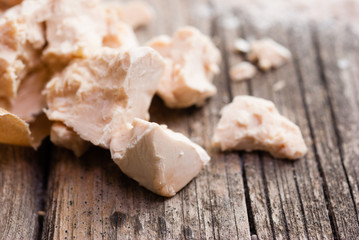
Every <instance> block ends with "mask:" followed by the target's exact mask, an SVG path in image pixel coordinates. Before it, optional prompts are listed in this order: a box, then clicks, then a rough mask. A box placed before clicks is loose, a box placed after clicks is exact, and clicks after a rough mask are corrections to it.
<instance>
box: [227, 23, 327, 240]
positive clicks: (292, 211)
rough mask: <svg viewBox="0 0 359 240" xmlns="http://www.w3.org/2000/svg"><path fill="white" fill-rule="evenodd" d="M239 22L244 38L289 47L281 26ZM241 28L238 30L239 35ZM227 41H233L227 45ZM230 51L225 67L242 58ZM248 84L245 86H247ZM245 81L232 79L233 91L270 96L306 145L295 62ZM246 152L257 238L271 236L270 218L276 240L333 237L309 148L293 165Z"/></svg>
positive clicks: (307, 137)
mask: <svg viewBox="0 0 359 240" xmlns="http://www.w3.org/2000/svg"><path fill="white" fill-rule="evenodd" d="M242 22H244V23H245V24H244V25H245V26H244V28H242V30H244V31H245V37H256V38H258V37H259V36H261V37H263V36H269V37H273V38H274V39H275V40H277V41H279V42H282V43H284V44H285V45H288V40H287V39H286V32H285V31H284V30H285V29H284V28H283V26H281V27H277V28H272V29H270V30H269V31H265V32H263V31H260V29H256V28H255V27H253V26H249V24H246V20H244V21H242ZM244 31H241V35H242V34H243V32H244ZM231 32H232V33H231ZM235 35H236V34H233V31H229V33H227V34H226V38H227V39H228V40H227V41H232V44H233V41H234V39H235V38H236V37H237V36H235ZM227 44H228V45H231V43H227ZM228 50H229V51H230V52H229V53H228V54H229V56H230V57H229V61H230V64H229V65H230V66H233V65H234V64H235V63H236V62H238V61H240V59H238V57H234V56H233V54H232V53H231V51H232V49H228ZM282 81H283V83H284V84H285V87H284V89H282V90H280V89H279V90H278V89H276V88H275V84H276V83H277V82H282ZM248 84H249V86H247V85H248ZM248 84H247V83H246V82H241V83H232V84H231V89H232V92H233V95H239V94H249V93H251V92H252V93H253V94H254V95H256V96H259V97H264V98H267V99H271V100H273V101H274V102H275V103H276V104H277V106H278V108H279V110H280V111H281V112H282V113H283V114H284V115H286V116H288V117H289V118H290V119H292V120H294V121H295V122H297V124H299V126H300V127H301V129H302V131H303V135H304V137H305V140H306V142H307V143H308V144H309V148H310V145H311V137H310V131H309V126H308V122H307V120H306V115H305V109H304V106H303V104H302V99H301V95H300V91H299V86H298V82H297V76H296V71H295V69H294V67H293V64H288V65H286V66H284V67H283V68H281V69H278V70H275V71H273V72H270V73H265V74H262V73H259V74H258V75H257V76H256V77H255V78H254V79H253V80H250V81H249V82H248ZM251 90H252V91H251ZM293 110H295V112H293ZM248 155H250V156H251V158H252V159H248V160H247V161H249V163H247V164H245V166H246V168H245V171H246V172H247V173H246V178H247V185H248V188H249V192H250V198H251V202H250V203H251V207H252V211H253V215H254V216H253V217H254V221H255V227H256V233H257V234H258V237H259V238H261V239H268V238H271V237H273V236H272V232H271V226H270V221H272V225H273V226H272V227H273V230H274V232H275V236H276V237H277V238H285V237H287V236H289V237H291V238H298V237H299V238H308V237H310V238H317V239H321V238H331V236H332V234H331V228H330V221H329V217H328V213H327V210H326V207H325V205H326V203H325V199H324V197H323V189H322V184H321V179H320V177H319V172H318V170H317V167H316V162H315V158H314V152H313V151H312V149H310V151H309V153H308V155H307V156H306V158H305V159H302V160H299V161H296V162H294V163H291V162H287V161H278V160H273V159H272V158H271V157H268V155H267V154H264V155H262V158H263V166H261V160H259V159H258V160H256V159H255V157H254V156H253V154H248ZM245 161H246V160H245ZM262 168H263V169H262ZM263 170H264V173H263V177H262V178H258V177H257V176H258V174H260V173H261V172H262V171H263ZM263 181H264V183H263ZM263 184H265V185H263ZM258 186H262V187H258ZM265 189H266V192H267V194H268V195H269V196H267V198H268V201H269V205H270V206H266V200H265V197H266V196H265V191H264V190H265ZM258 197H259V199H258ZM256 198H257V199H256ZM263 199H264V200H263ZM268 201H267V202H268ZM313 215H314V216H313ZM298 221H299V222H298ZM287 231H288V233H287Z"/></svg>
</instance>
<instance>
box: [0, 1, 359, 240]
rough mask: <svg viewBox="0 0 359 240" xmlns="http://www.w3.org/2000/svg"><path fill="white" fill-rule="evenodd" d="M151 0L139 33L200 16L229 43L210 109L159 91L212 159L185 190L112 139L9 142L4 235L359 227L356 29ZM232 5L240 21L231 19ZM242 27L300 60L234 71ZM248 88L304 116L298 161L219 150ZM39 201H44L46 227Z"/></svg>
mask: <svg viewBox="0 0 359 240" xmlns="http://www.w3.org/2000/svg"><path fill="white" fill-rule="evenodd" d="M148 2H149V3H150V4H151V5H152V6H153V7H154V8H155V9H156V12H157V15H156V19H155V22H154V23H153V24H151V25H150V26H148V27H146V28H142V29H140V30H139V31H138V32H137V34H138V36H139V40H140V42H141V43H145V42H146V41H148V40H149V39H150V38H151V37H152V36H156V35H159V34H169V35H172V34H173V33H174V32H175V30H176V29H177V28H178V27H180V26H184V25H194V26H196V27H197V28H199V29H200V30H201V31H202V32H203V33H205V34H207V35H210V36H211V38H212V39H213V41H214V42H215V43H216V45H217V46H218V47H219V48H220V50H221V53H222V60H223V61H222V63H221V70H222V71H221V73H220V74H219V75H218V76H217V77H215V79H214V84H215V85H216V87H217V89H218V94H217V95H216V96H214V97H213V98H211V99H209V100H208V101H207V102H206V104H205V106H204V107H203V108H195V107H192V108H188V109H182V110H171V109H168V108H166V107H165V106H164V105H163V102H162V101H161V100H160V99H159V98H158V97H155V98H154V99H153V103H152V106H151V109H150V113H151V121H155V122H158V123H160V124H167V125H168V127H169V128H171V129H173V130H174V131H178V132H181V133H183V134H184V135H186V136H188V137H190V138H191V139H192V140H193V141H194V142H197V143H198V144H200V145H202V146H203V147H204V148H205V149H206V150H207V151H208V152H209V153H210V155H211V157H212V160H211V163H210V164H209V165H208V166H206V167H205V168H204V169H203V171H201V173H200V174H199V175H198V176H197V177H196V178H195V179H193V180H192V181H191V182H190V183H189V184H188V185H187V186H186V187H185V188H184V189H183V190H181V191H180V192H179V193H178V194H177V195H176V196H174V197H172V198H163V197H160V196H157V195H155V194H153V193H151V192H149V191H148V190H146V189H144V188H142V187H141V186H139V185H138V184H137V183H136V182H135V181H133V180H131V179H129V178H128V177H126V176H125V175H124V174H123V173H122V172H121V171H120V170H119V168H118V167H117V166H116V165H115V164H114V162H113V161H112V160H111V158H110V154H109V152H108V151H107V150H103V149H100V148H97V147H93V148H92V149H91V150H90V151H89V152H88V153H87V154H86V155H84V156H83V157H81V158H76V157H75V156H74V155H73V154H72V153H71V152H69V151H67V150H64V149H61V148H57V147H52V148H51V159H48V157H49V153H48V151H47V150H41V151H40V152H39V153H35V152H34V151H32V150H30V149H25V148H15V147H6V146H0V180H1V189H0V190H1V191H0V193H1V195H0V206H1V207H0V212H1V216H2V218H0V239H37V238H42V239H355V238H357V235H358V233H359V223H358V207H359V190H358V189H359V179H358V178H359V177H358V175H359V164H357V159H358V156H359V150H358V145H359V142H358V137H357V136H358V134H359V124H358V119H359V97H358V93H359V83H358V82H359V81H358V79H359V68H358V64H359V56H358V54H359V41H358V38H357V37H356V36H354V35H353V33H351V32H350V31H349V30H347V29H340V28H338V27H337V26H321V25H319V26H318V25H316V26H309V25H308V24H300V23H293V24H290V25H285V26H284V25H279V24H277V25H273V26H271V27H269V28H267V29H263V28H260V27H258V26H254V25H253V24H251V22H252V21H251V20H250V19H249V18H247V17H246V16H245V14H243V13H240V12H237V11H231V12H227V11H223V9H221V8H220V7H219V6H217V5H215V4H214V3H213V2H212V1H210V0H197V1H192V0H171V1H168V0H148ZM231 16H236V17H238V18H239V19H240V20H241V21H240V23H241V24H240V25H239V26H236V25H235V24H234V25H233V24H228V21H226V19H227V20H228V19H229V20H230V18H231ZM232 20H233V19H232ZM231 23H233V22H231ZM238 37H244V38H261V37H271V38H273V39H274V40H276V41H278V42H279V43H281V44H283V45H284V46H286V47H288V48H289V49H290V50H291V52H292V54H293V59H292V61H290V62H289V63H288V64H286V65H285V66H283V67H281V68H279V69H276V70H273V71H270V72H266V73H264V72H259V73H258V74H257V75H256V76H255V77H254V78H253V79H251V80H248V81H244V82H236V83H235V82H232V81H231V80H230V78H229V74H228V70H229V69H230V67H231V66H233V65H235V64H236V63H238V62H239V61H242V60H243V56H241V55H239V54H238V53H235V52H234V51H233V42H234V40H235V39H236V38H238ZM280 85H282V86H281V87H278V86H280ZM243 94H249V95H254V96H257V97H262V98H266V99H269V100H272V101H273V102H274V103H275V104H276V106H277V107H278V110H279V111H280V112H281V113H282V114H283V115H284V116H286V117H288V118H289V119H290V120H292V121H293V122H295V123H296V124H298V125H299V126H300V128H301V130H302V133H303V136H304V139H305V141H306V143H307V145H308V148H309V151H308V154H307V155H306V156H305V157H304V158H303V159H301V160H298V161H288V160H278V159H274V158H272V157H271V156H270V155H269V154H267V153H264V152H253V153H244V152H229V153H221V152H219V151H218V150H215V149H212V148H211V137H212V134H213V131H214V129H215V127H216V124H217V123H218V120H219V117H220V110H221V108H222V107H223V106H224V105H226V104H228V103H229V102H230V101H231V100H232V99H233V97H234V96H236V95H243ZM44 148H45V149H49V145H47V146H45V147H44ZM46 161H50V166H49V170H48V171H47V166H46V164H45V163H46ZM47 175H48V176H49V179H48V180H47ZM44 186H47V192H46V196H45V199H46V204H45V206H44V204H43V202H42V198H43V197H44V193H43V188H44ZM44 207H46V209H45V208H44ZM39 210H45V218H44V223H43V226H42V221H41V220H42V218H41V217H40V218H39V217H38V215H37V212H38V211H39ZM3 216H5V217H3ZM40 235H41V236H40Z"/></svg>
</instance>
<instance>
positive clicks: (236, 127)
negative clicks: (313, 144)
mask: <svg viewBox="0 0 359 240" xmlns="http://www.w3.org/2000/svg"><path fill="white" fill-rule="evenodd" d="M213 144H214V146H216V147H220V148H221V150H223V151H226V150H245V151H253V150H263V151H268V152H269V153H270V154H272V155H273V156H274V157H277V158H288V159H298V158H301V157H303V156H304V155H305V153H306V152H307V147H306V145H305V142H304V140H303V136H302V134H301V132H300V129H299V127H298V126H297V125H295V124H294V123H292V122H291V121H290V120H288V119H287V118H285V117H283V116H282V115H280V114H279V112H278V111H277V109H276V107H275V106H274V104H273V103H272V102H270V101H267V100H264V99H260V98H256V97H251V96H237V97H235V98H234V100H233V102H232V103H231V104H229V105H227V106H225V107H224V108H223V109H222V117H221V119H220V121H219V123H218V126H217V128H216V130H215V134H214V137H213Z"/></svg>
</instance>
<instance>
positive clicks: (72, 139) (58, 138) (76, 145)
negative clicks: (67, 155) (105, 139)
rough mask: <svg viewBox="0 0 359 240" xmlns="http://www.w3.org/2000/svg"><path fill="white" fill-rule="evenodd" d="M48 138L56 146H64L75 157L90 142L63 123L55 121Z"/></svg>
mask: <svg viewBox="0 0 359 240" xmlns="http://www.w3.org/2000/svg"><path fill="white" fill-rule="evenodd" d="M50 140H51V142H52V143H54V144H55V145H57V146H60V147H64V148H66V149H69V150H71V151H73V152H74V154H75V155H76V156H77V157H80V156H82V155H83V154H84V153H85V152H86V151H87V150H88V149H89V148H90V146H91V144H90V143H89V142H87V141H85V140H83V139H82V138H80V136H79V135H78V134H76V133H75V132H74V131H73V130H72V129H71V128H69V127H67V126H66V125H64V124H63V123H60V122H56V123H54V124H53V125H52V126H51V133H50Z"/></svg>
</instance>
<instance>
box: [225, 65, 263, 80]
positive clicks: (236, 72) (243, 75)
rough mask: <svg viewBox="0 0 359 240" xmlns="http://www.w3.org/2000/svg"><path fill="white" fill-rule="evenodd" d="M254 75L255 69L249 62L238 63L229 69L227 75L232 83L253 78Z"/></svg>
mask: <svg viewBox="0 0 359 240" xmlns="http://www.w3.org/2000/svg"><path fill="white" fill-rule="evenodd" d="M256 73H257V69H256V67H255V66H253V65H252V64H250V63H249V62H240V63H238V64H237V65H235V66H233V67H231V69H230V71H229V75H230V77H231V79H232V81H234V82H239V81H243V80H246V79H250V78H253V77H254V75H256Z"/></svg>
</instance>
